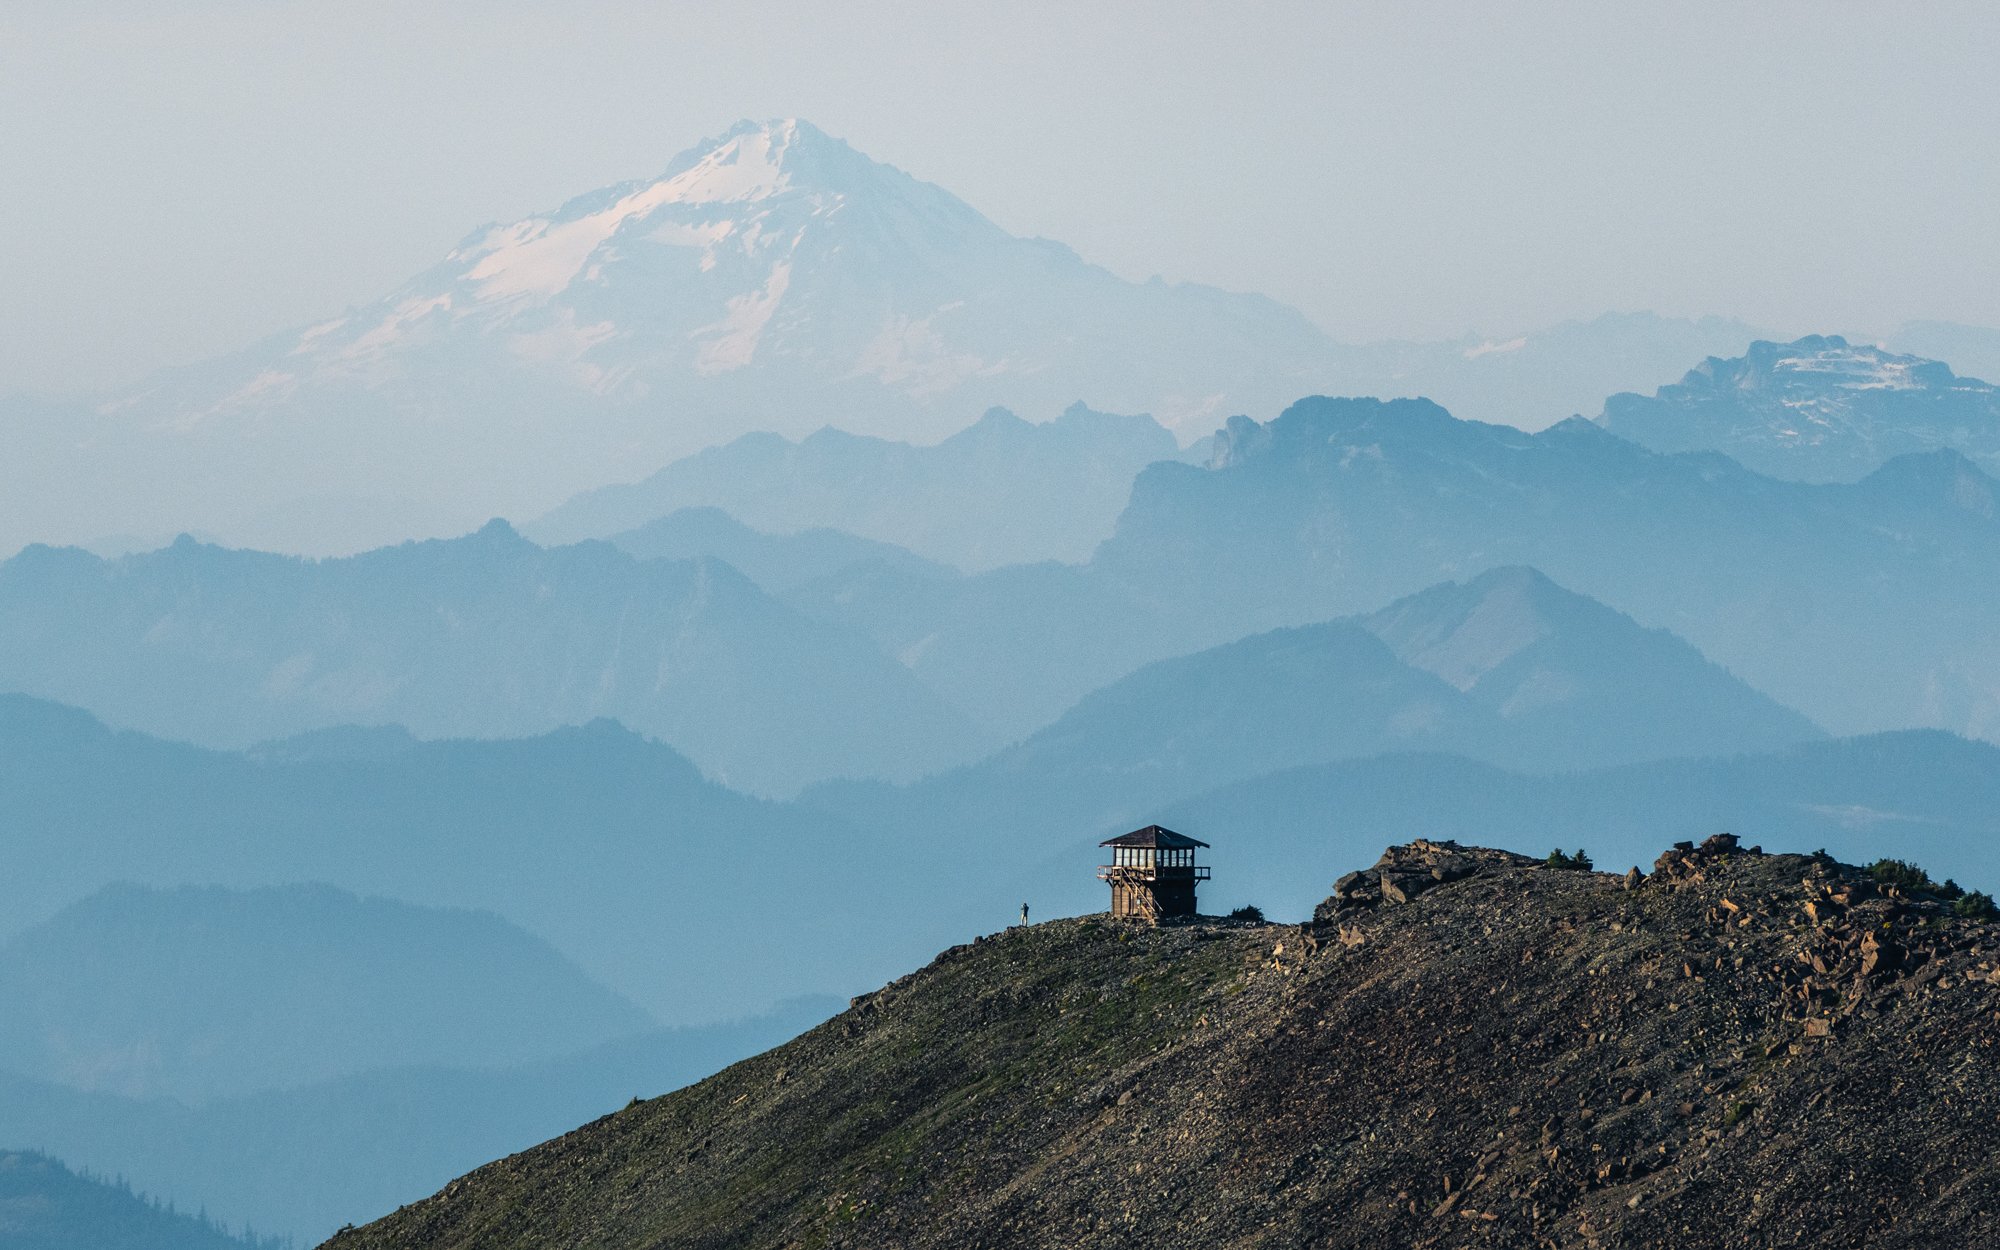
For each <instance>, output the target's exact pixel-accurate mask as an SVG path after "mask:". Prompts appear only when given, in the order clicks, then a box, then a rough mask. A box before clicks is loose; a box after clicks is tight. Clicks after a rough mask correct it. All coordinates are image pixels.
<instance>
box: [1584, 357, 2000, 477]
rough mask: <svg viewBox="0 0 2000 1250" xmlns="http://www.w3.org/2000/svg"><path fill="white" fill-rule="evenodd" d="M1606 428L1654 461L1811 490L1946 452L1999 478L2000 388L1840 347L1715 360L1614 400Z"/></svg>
mask: <svg viewBox="0 0 2000 1250" xmlns="http://www.w3.org/2000/svg"><path fill="white" fill-rule="evenodd" d="M1597 420H1598V423H1599V424H1600V425H1602V426H1604V428H1605V429H1608V430H1610V431H1612V432H1613V433H1615V434H1621V435H1623V436H1624V437H1626V438H1629V439H1631V440H1633V441H1634V442H1638V443H1643V444H1644V445H1646V446H1648V447H1651V448H1653V449H1654V450H1656V451H1669V452H1674V451H1719V452H1722V453H1724V454H1726V455H1728V456H1730V457H1731V458H1733V459H1735V460H1736V461H1738V462H1739V463H1741V464H1743V465H1746V466H1748V467H1749V468H1752V469H1755V470H1756V471H1758V472H1759V473H1768V474H1770V475H1771V476H1773V477H1783V478H1797V479H1800V480H1804V481H1814V482H1852V481H1857V480H1859V479H1860V478H1863V477H1865V476H1867V475H1868V474H1869V473H1871V472H1873V471H1874V470H1876V469H1878V468H1880V467H1881V466H1882V465H1883V464H1884V463H1885V462H1886V461H1888V460H1889V459H1890V458H1892V457H1895V456H1900V455H1905V454H1908V453H1911V452H1927V451H1939V450H1950V451H1956V452H1959V453H1960V454H1962V455H1964V456H1966V457H1968V458H1969V459H1971V460H1972V461H1974V462H1975V463H1977V464H1978V465H1979V466H1980V467H1981V468H1982V469H1984V470H1985V471H1986V472H1987V473H1989V474H1990V473H1993V472H1996V471H2000V387H1995V386H1994V385H1993V384H1992V383H1990V382H1982V381H1980V380H1978V379H1977V378H1968V377H1959V376H1958V375H1956V374H1954V373H1953V372H1952V370H1951V366H1950V365H1947V364H1945V363H1944V362H1943V361H1938V360H1925V359H1923V358H1922V357H1918V356H1909V355H1901V354H1898V353H1895V352H1891V351H1889V350H1887V349H1885V348H1882V347H1877V346H1872V345H1868V344H1861V343H1849V342H1848V341H1847V340H1846V339H1844V338H1841V337H1840V336H1839V335H1825V336H1821V335H1813V336H1811V337H1808V338H1802V339H1800V340H1798V341H1797V342H1795V343H1771V342H1765V341H1762V340H1760V341H1758V342H1755V343H1752V344H1751V345H1750V348H1749V350H1748V351H1747V352H1746V353H1745V354H1743V355H1741V356H1735V357H1731V358H1729V359H1719V358H1717V357H1713V356H1711V357H1709V358H1708V359H1707V360H1705V361H1703V362H1702V363H1701V364H1700V365H1699V366H1697V367H1696V368H1694V369H1693V370H1691V371H1690V372H1689V373H1688V375H1687V376H1686V377H1684V378H1682V379H1681V380H1680V381H1679V382H1677V383H1675V384H1673V385H1672V386H1663V387H1661V388H1660V389H1659V390H1658V391H1656V392H1654V393H1653V394H1652V395H1650V396H1646V395H1636V394H1629V393H1628V394H1618V395H1613V396H1611V397H1610V398H1609V399H1607V400H1605V401H1604V411H1603V413H1602V415H1600V416H1599V417H1598V418H1597Z"/></svg>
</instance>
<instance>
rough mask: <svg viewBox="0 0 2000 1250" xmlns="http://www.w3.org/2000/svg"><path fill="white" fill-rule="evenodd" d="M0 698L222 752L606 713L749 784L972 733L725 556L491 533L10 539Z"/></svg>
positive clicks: (516, 725)
mask: <svg viewBox="0 0 2000 1250" xmlns="http://www.w3.org/2000/svg"><path fill="white" fill-rule="evenodd" d="M0 688H6V689H13V690H18V691H22V692H25V693H29V694H33V695H36V696H39V697H44V698H50V699H56V700H60V701H62V702H65V703H70V704H74V705H76V706H79V707H84V708H88V709H89V710H91V711H93V712H95V713H97V714H99V715H101V716H104V717H105V718H107V719H109V720H112V721H115V722H117V723H120V724H123V725H128V726H131V727H134V728H139V729H144V730H147V731H149V732H153V733H159V734H163V735H169V736H173V737H180V738H186V739H190V740H193V741H197V742H204V743H210V744H214V745H222V746H238V745H244V744H247V743H250V742H254V741H257V740H260V739H269V738H276V737H282V736H285V735H289V734H293V733H297V732H301V731H304V730H309V729H317V728H324V727H329V726H334V725H340V724H344V723H356V722H358V723H397V724H402V725H405V726H407V727H408V728H409V729H410V730H412V731H413V732H415V733H417V734H419V735H421V736H426V737H437V736H445V735H463V736H474V737H492V736H501V735H519V734H529V733H536V732H540V731H542V730H546V729H549V728H551V727H553V726H556V725H561V724H565V723H570V724H574V723H579V722H582V721H586V720H589V719H591V718H593V717H597V716H613V717H616V718H618V719H619V720H620V721H622V722H624V723H627V724H629V725H631V726H633V727H634V728H636V729H639V730H641V731H643V732H646V733H649V734H652V735H655V736H657V737H659V738H661V739H662V740H664V741H667V742H670V743H672V744H674V745H675V746H676V747H678V748H679V749H681V750H682V751H684V752H685V753H686V754H687V755H689V756H690V757H691V758H693V759H694V760H695V761H696V762H698V763H699V764H700V765H701V766H702V767H703V768H705V769H707V770H708V771H710V772H711V773H712V774H713V775H715V776H717V777H719V778H724V779H726V780H728V781H729V782H730V783H731V784H733V785H735V786H736V787H737V788H740V789H746V790H754V791H759V792H766V793H768V792H782V791H785V790H788V789H796V788H797V787H799V786H801V785H804V784H806V783H808V782H811V781H815V780H820V779H823V778H827V777H838V776H886V777H899V778H904V779H907V778H910V777H914V776H917V775H920V774H922V773H924V772H926V771H929V770H931V769H934V768H938V767H942V766H945V765H949V764H953V763H957V762H960V761H962V760H965V759H968V758H972V757H974V756H976V755H977V754H979V753H980V752H981V751H982V750H983V749H984V748H985V746H986V745H987V742H988V739H987V738H985V737H984V735H982V734H981V732H980V731H978V730H977V729H976V728H974V726H973V725H972V724H971V722H969V721H968V720H967V719H966V718H965V717H964V716H962V715H961V714H960V713H958V712H957V711H956V710H954V709H953V708H951V707H949V706H948V705H947V704H946V703H945V702H944V701H943V700H941V699H940V698H938V697H937V696H936V695H935V694H933V693H932V692H931V691H929V690H927V689H926V688H924V687H923V686H922V685H921V684H920V683H919V682H918V681H916V680H915V679H914V678H912V676H911V675H910V674H909V673H908V672H907V671H906V670H905V669H904V668H903V667H901V666H900V665H898V664H896V663H894V662H893V661H891V660H889V659H887V658H885V657H884V656H882V655H881V654H879V653H878V652H877V651H876V650H875V649H874V648H873V647H871V646H870V645H869V643H868V642H867V641H866V640H865V639H862V638H860V637H857V636H854V635H851V634H849V633H848V632H846V631H844V630H839V629H829V628H828V627H827V626H825V625H823V624H820V623H817V622H815V621H812V620H810V619H807V618H805V617H803V616H801V615H799V614H798V613H796V612H794V611H792V610H790V609H788V608H786V607H785V606H784V605H782V604H780V603H779V602H777V601H776V600H774V599H772V598H771V597H770V596H769V595H767V594H765V593H764V592H763V591H761V590H759V589H758V588H757V587H756V586H755V585H753V584H752V583H751V582H750V581H749V580H748V579H746V578H744V577H743V576H742V575H741V574H739V573H737V572H736V571H735V570H734V569H732V568H730V567H729V566H727V565H725V564H722V563H720V562H718V561H713V560H700V561H668V560H649V561H639V560H635V559H633V558H632V557H630V556H628V555H626V554H625V553H623V552H621V551H619V550H617V549H616V548H614V547H611V546H609V545H608V544H602V543H588V544H581V545H578V546H573V547H564V548H557V549H553V550H545V549H543V548H540V547H537V546H535V545H533V544H532V543H529V542H527V541H526V540H524V539H522V538H521V537H519V536H518V535H517V534H515V533H514V532H513V531H512V530H511V529H509V528H508V527H507V526H506V525H505V523H503V522H494V523H492V524H489V525H488V526H486V527H485V528H484V529H481V530H480V531H479V532H478V533H476V534H472V535H469V536H467V537H464V538H460V539H453V540H449V541H432V542H424V543H412V544H405V545H403V546H400V547H393V548H384V549H382V550H379V551H373V552H369V553H367V554H365V555H361V556H355V557H351V558H346V559H339V560H325V561H317V562H315V561H306V560H300V559H296V558H292V557H283V556H272V555H266V554H261V553H256V552H248V551H230V550H224V549H221V548H216V547H207V546H203V545H201V544H198V543H195V542H193V541H191V540H189V541H182V542H177V543H175V544H174V545H173V546H172V547H169V548H166V549H164V550H161V551H157V552H152V553H148V554H145V555H137V556H127V557H125V558H123V559H120V560H115V561H104V560H99V559H98V558H96V557H94V556H90V555H88V554H86V553H83V552H80V551H75V550H53V549H48V548H39V547H37V548H29V549H28V550H26V551H24V552H22V553H21V554H20V555H18V556H16V557H15V558H14V559H12V560H10V561H8V562H7V563H6V564H4V565H0Z"/></svg>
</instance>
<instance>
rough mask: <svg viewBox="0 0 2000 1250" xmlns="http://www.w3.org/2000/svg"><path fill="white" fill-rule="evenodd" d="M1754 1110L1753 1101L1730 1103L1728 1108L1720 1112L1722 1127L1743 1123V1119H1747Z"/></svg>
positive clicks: (1731, 1126)
mask: <svg viewBox="0 0 2000 1250" xmlns="http://www.w3.org/2000/svg"><path fill="white" fill-rule="evenodd" d="M1754 1110H1756V1105H1755V1104H1753V1103H1747V1102H1732V1103H1730V1104H1729V1110H1727V1111H1725V1112H1723V1113H1722V1127H1724V1128H1735V1127H1736V1126H1737V1125H1739V1124H1741V1123H1743V1121H1745V1120H1747V1119H1749V1118H1750V1113H1751V1112H1752V1111H1754Z"/></svg>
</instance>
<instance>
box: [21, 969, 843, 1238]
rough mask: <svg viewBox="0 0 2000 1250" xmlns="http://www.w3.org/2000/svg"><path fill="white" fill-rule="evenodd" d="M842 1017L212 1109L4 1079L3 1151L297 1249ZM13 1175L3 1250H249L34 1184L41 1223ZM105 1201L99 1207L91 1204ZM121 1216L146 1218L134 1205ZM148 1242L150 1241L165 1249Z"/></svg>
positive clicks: (389, 1076) (792, 1019)
mask: <svg viewBox="0 0 2000 1250" xmlns="http://www.w3.org/2000/svg"><path fill="white" fill-rule="evenodd" d="M493 1005H494V1006H496V1007H501V1008H504V1007H505V1006H506V1005H507V1003H506V1002H505V1000H501V1001H499V1002H496V1003H495V1004H493ZM843 1005H844V1000H842V999H836V998H817V999H799V1000H794V1001H790V1002H786V1003H783V1004H780V1005H778V1006H777V1007H776V1008H775V1009H773V1010H771V1011H769V1012H766V1013H762V1014H760V1015H757V1016H755V1017H752V1018H749V1019H744V1020H740V1021H735V1022H731V1023H727V1024H720V1025H711V1026H707V1027H703V1028H693V1029H662V1030H656V1031H654V1032H650V1033H646V1034H643V1035H641V1036H637V1037H632V1038H628V1039H626V1040H624V1041H620V1042H615V1043H610V1044H607V1045H604V1046H599V1047H595V1048H593V1049H591V1050H588V1051H583V1052H580V1053H577V1054H573V1055H565V1056H562V1057H560V1058H555V1059H549V1060H544V1061H542V1062H539V1063H534V1064H529V1065H524V1066H520V1067H509V1068H494V1069H483V1070H482V1069H472V1068H467V1067H462V1066H453V1065H446V1064H439V1065H430V1066H415V1067H412V1066H405V1067H395V1068H383V1069H376V1070H373V1071H369V1072H362V1073H357V1074H355V1075H352V1076H347V1077H342V1078H339V1079H337V1080H330V1081H320V1082H315V1083H312V1084H308V1085H301V1086H296V1087H292V1088H288V1089H278V1090H267V1091H264V1092H260V1093H256V1094H251V1095H246V1096H243V1097H238V1098H229V1099H222V1100H219V1101H216V1102H212V1103H208V1104H206V1105H204V1106H201V1107H186V1106H183V1105H181V1104H180V1103H177V1102H174V1101H171V1100H168V1099H158V1098H153V1099H137V1098H124V1097H119V1096H116V1095H111V1094H87V1093H82V1092H80V1091H77V1090H74V1089H71V1088H68V1087H66V1086H62V1085H57V1084H53V1083H51V1082H47V1081H39V1080H33V1079H30V1078H27V1077H21V1076H16V1075H14V1074H11V1073H8V1072H5V1071H4V1070H0V1137H4V1138H5V1139H7V1140H13V1141H32V1142H38V1143H41V1144H43V1145H44V1146H45V1147H47V1148H50V1149H52V1150H54V1151H57V1152H59V1153H60V1154H62V1155H64V1156H67V1157H69V1158H73V1159H91V1160H95V1161H96V1162H94V1163H93V1164H92V1167H93V1168H94V1169H98V1170H102V1171H105V1172H111V1173H116V1174H119V1175H122V1176H124V1177H126V1178H127V1179H128V1180H129V1181H130V1182H131V1183H132V1184H135V1185H138V1186H139V1187H141V1188H143V1189H145V1190H146V1191H147V1192H149V1193H152V1194H157V1195H161V1196H163V1197H165V1198H171V1199H176V1200H178V1203H179V1206H180V1208H181V1210H183V1211H187V1210H190V1209H192V1208H194V1207H196V1206H198V1205H199V1206H205V1207H206V1209H207V1210H208V1211H209V1212H210V1213H211V1214H213V1215H215V1216H217V1217H225V1218H227V1219H228V1221H229V1223H230V1225H231V1226H232V1227H236V1228H241V1227H242V1226H243V1225H244V1224H246V1223H247V1224H249V1225H251V1226H252V1227H253V1228H255V1229H257V1230H259V1231H260V1232H263V1233H267V1234H282V1235H284V1236H286V1237H288V1238H289V1239H290V1242H291V1245H292V1246H294V1247H298V1246H310V1245H317V1244H318V1243H319V1242H320V1241H321V1240H322V1239H324V1238H325V1237H327V1236H328V1235H330V1234H331V1233H332V1232H333V1231H334V1230H335V1229H337V1228H339V1227H340V1226H341V1225H343V1224H348V1223H360V1222H362V1221H365V1220H369V1219H373V1218H375V1217H376V1216H379V1215H382V1214H385V1213H387V1212H389V1211H393V1210H395V1209H396V1207H398V1206H400V1205H401V1204H403V1203H405V1202H409V1201H411V1200H412V1199H414V1198H417V1197H419V1196H421V1195H422V1194H424V1193H427V1192H429V1191H430V1190H432V1189H435V1188H437V1187H438V1186H439V1185H442V1184H443V1183H444V1182H445V1181H447V1180H449V1179H450V1178H451V1177H453V1176H456V1175H458V1174H459V1173H460V1172H463V1171H465V1170H467V1169H468V1168H472V1167H476V1166H478V1165H479V1164H481V1163H484V1162H486V1161H487V1160H489V1159H496V1158H500V1157H502V1156H505V1155H508V1154H512V1153H514V1152H515V1151H517V1150H522V1149H525V1148H526V1147H528V1146H530V1145H533V1144H534V1143H535V1142H538V1141H541V1140H543V1139H545V1138H547V1137H550V1136H552V1135H554V1134H556V1133H560V1132H564V1131H566V1130H567V1129H569V1128H571V1127H573V1126H574V1125H577V1124H580V1123H583V1122H584V1121H587V1120H592V1119H595V1118H597V1117H598V1116H601V1115H607V1114H609V1113H611V1112H613V1111H616V1110H617V1109H618V1108H620V1107H622V1106H625V1105H626V1104H627V1103H629V1102H630V1101H631V1100H632V1099H634V1098H642V1097H652V1096H654V1095H657V1094H661V1093H665V1092H666V1091H668V1090H670V1089H677V1088H679V1087H680V1086H682V1085H686V1084H688V1083H690V1082H693V1081H697V1080H700V1079H702V1078H703V1077H706V1076H708V1075H709V1074H710V1073H712V1072H715V1071H718V1070H720V1069H721V1068H723V1067H725V1066H727V1065H728V1064H731V1063H733V1062H735V1061H736V1060H738V1059H741V1058H743V1057H744V1056H746V1055H751V1054H755V1053H757V1052H758V1051H760V1050H764V1049H767V1048H768V1047H771V1046H775V1045H777V1044H778V1043H780V1042H782V1041H785V1040H786V1039H787V1038H790V1037H793V1036H795V1035H796V1034H798V1033H800V1032H801V1031H803V1030H805V1029H808V1028H811V1027H812V1026H813V1025H815V1024H817V1023H819V1022H820V1021H821V1020H823V1019H825V1018H826V1017H828V1016H830V1015H832V1014H833V1013H834V1012H835V1011H837V1010H839V1009H840V1008H841V1007H842V1006H843ZM6 1160H7V1156H6V1155H4V1154H0V1245H4V1246H7V1247H9V1250H12V1248H13V1247H14V1246H16V1245H22V1246H31V1247H32V1246H42V1245H50V1246H59V1247H63V1250H72V1248H73V1250H105V1247H123V1246H129V1247H130V1250H158V1248H159V1247H165V1248H167V1250H183V1247H184V1248H185V1250H242V1247H241V1246H240V1245H239V1243H236V1242H233V1241H230V1242H228V1243H226V1244H223V1243H220V1242H214V1241H202V1240H188V1241H186V1242H176V1241H173V1240H171V1239H169V1238H166V1237H158V1239H157V1240H136V1241H132V1242H122V1241H118V1240H115V1239H112V1238H109V1237H106V1236H105V1235H104V1229H103V1226H101V1225H99V1224H95V1223H93V1222H91V1220H92V1215H91V1213H92V1212H93V1211H94V1210H95V1209H96V1208H95V1206H94V1205H91V1206H84V1207H81V1208H79V1205H78V1204H75V1203H70V1204H66V1205H65V1204H63V1203H60V1202H59V1203H57V1204H56V1205H55V1206H54V1207H53V1208H52V1207H51V1206H50V1205H49V1199H48V1197H47V1196H46V1195H47V1194H48V1193H49V1192H51V1190H52V1188H53V1186H51V1185H49V1184H48V1183H47V1181H46V1178H44V1181H43V1183H40V1184H36V1183H33V1182H34V1177H33V1176H32V1175H31V1176H30V1177H29V1178H28V1179H29V1181H30V1184H28V1185H27V1186H26V1187H25V1189H26V1193H25V1195H23V1194H22V1192H21V1189H22V1187H20V1186H18V1185H17V1188H16V1191H15V1196H16V1197H17V1198H20V1199H22V1200H23V1201H24V1202H25V1203H26V1204H27V1210H26V1211H25V1212H24V1211H23V1210H22V1207H21V1206H19V1205H17V1206H15V1207H13V1208H11V1209H10V1208H9V1206H8V1192H9V1191H8V1185H9V1178H8V1176H7V1174H6V1171H5V1169H6V1166H7V1163H6ZM68 1183H69V1184H72V1185H74V1184H76V1183H78V1182H76V1181H75V1180H74V1178H72V1180H71V1181H70V1182H68ZM104 1199H105V1195H103V1194H102V1193H97V1194H94V1195H93V1196H92V1202H93V1204H94V1203H95V1202H97V1201H100V1200H104ZM115 1205H116V1206H117V1207H118V1209H119V1210H122V1211H123V1212H125V1213H126V1214H127V1215H141V1214H142V1213H140V1212H137V1211H134V1210H133V1206H132V1204H131V1203H130V1201H129V1200H128V1201H127V1202H126V1203H121V1204H115ZM10 1214H11V1215H13V1216H14V1217H15V1218H16V1219H17V1220H24V1219H26V1218H45V1219H47V1221H48V1222H47V1224H44V1225H42V1226H40V1227H39V1228H37V1230H36V1231H37V1232H38V1233H39V1232H40V1230H41V1228H50V1229H57V1228H60V1229H70V1230H80V1232H79V1234H78V1237H77V1239H76V1240H73V1241H69V1242H64V1241H60V1240H50V1241H47V1242H36V1241H18V1242H17V1241H13V1240H9V1239H8V1234H9V1233H10V1232H12V1231H14V1230H15V1229H17V1228H19V1227H21V1225H20V1224H16V1225H12V1226H10V1225H9V1223H8V1218H9V1215H10ZM142 1218H143V1216H142ZM181 1218H182V1219H183V1220H184V1221H185V1222H186V1223H187V1224H193V1223H194V1221H192V1220H186V1217H181ZM146 1227H147V1235H148V1237H156V1236H158V1231H159V1230H158V1229H156V1228H154V1227H153V1226H152V1225H151V1224H150V1223H149V1224H147V1225H146ZM97 1238H103V1239H102V1240H99V1239H97ZM260 1250H261V1248H260ZM271 1250H276V1248H275V1247H272V1248H271Z"/></svg>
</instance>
